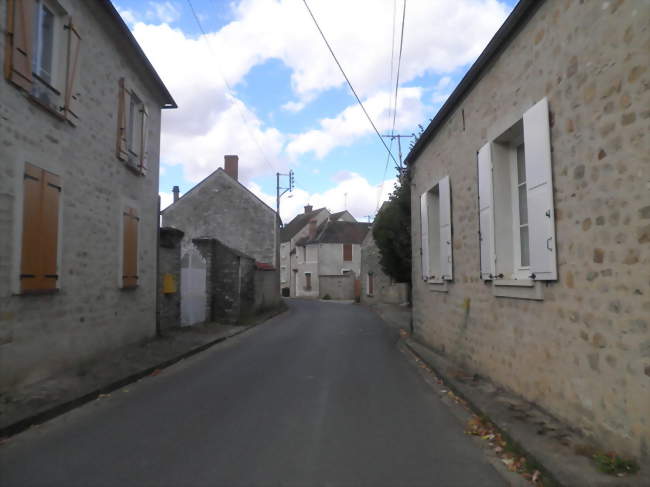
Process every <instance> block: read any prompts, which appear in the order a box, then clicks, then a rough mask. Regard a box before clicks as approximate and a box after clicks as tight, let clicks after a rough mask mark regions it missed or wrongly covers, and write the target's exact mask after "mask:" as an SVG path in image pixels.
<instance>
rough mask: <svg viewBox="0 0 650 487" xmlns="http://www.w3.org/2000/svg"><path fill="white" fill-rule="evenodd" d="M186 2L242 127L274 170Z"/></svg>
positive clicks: (273, 169) (189, 3)
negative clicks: (235, 108) (242, 124)
mask: <svg viewBox="0 0 650 487" xmlns="http://www.w3.org/2000/svg"><path fill="white" fill-rule="evenodd" d="M187 4H188V5H189V7H190V10H191V11H192V15H193V16H194V20H195V21H196V24H197V25H198V27H199V30H200V31H201V33H202V34H203V40H204V41H205V44H206V46H208V51H210V54H211V55H212V57H214V59H215V61H217V63H216V67H217V71H218V72H219V75H220V76H221V79H222V80H223V84H224V85H225V87H226V90H227V91H228V95H229V96H230V98H231V99H232V100H233V104H234V105H235V106H236V107H237V111H238V112H239V116H240V117H241V119H242V121H243V122H244V127H246V131H247V132H248V135H249V136H250V138H251V139H252V140H253V142H255V145H256V146H257V148H258V150H259V151H260V154H262V158H263V159H264V161H265V162H266V164H267V165H268V166H269V168H270V169H271V170H272V171H274V172H276V168H275V167H274V166H273V164H271V162H270V161H269V158H268V157H267V156H266V153H265V152H264V149H263V148H262V145H261V144H260V142H259V140H258V139H257V137H256V136H255V134H254V133H253V132H252V131H251V129H250V123H249V121H248V119H247V118H246V115H245V114H244V111H243V110H242V107H241V106H240V103H239V99H238V98H237V97H236V96H235V95H234V90H233V89H232V87H231V86H230V83H228V80H227V79H226V76H225V75H224V74H223V71H221V68H220V67H219V62H218V59H219V58H218V56H217V55H216V53H215V51H214V50H213V49H212V45H211V44H210V41H209V40H208V38H207V34H206V32H205V30H204V29H203V25H202V24H201V20H200V19H199V16H198V15H197V13H196V10H194V5H192V0H187Z"/></svg>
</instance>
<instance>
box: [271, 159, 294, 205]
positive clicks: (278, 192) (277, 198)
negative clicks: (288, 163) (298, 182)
mask: <svg viewBox="0 0 650 487" xmlns="http://www.w3.org/2000/svg"><path fill="white" fill-rule="evenodd" d="M280 176H286V177H288V178H289V186H288V187H282V186H280ZM294 183H295V180H294V174H293V169H291V170H289V173H287V174H283V173H279V172H276V173H275V210H276V211H277V213H278V216H280V198H281V197H282V195H283V194H284V193H286V192H287V191H293V188H294Z"/></svg>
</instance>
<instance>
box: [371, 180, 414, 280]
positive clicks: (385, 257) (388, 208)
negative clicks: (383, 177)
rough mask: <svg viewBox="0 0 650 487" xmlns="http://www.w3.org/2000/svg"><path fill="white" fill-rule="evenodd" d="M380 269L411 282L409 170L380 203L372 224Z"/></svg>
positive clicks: (389, 274) (398, 278) (395, 278)
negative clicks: (381, 204) (388, 195)
mask: <svg viewBox="0 0 650 487" xmlns="http://www.w3.org/2000/svg"><path fill="white" fill-rule="evenodd" d="M372 236H373V237H374V239H375V242H376V244H377V248H379V254H380V260H379V263H380V264H381V267H382V270H383V271H384V273H386V275H388V276H390V277H392V278H393V279H394V280H395V281H397V282H407V283H409V284H410V283H411V185H410V183H409V178H408V173H406V172H405V173H404V174H403V175H402V176H401V177H400V178H399V179H398V181H397V183H395V189H394V190H393V192H392V193H391V194H390V197H389V199H388V201H387V202H386V203H384V205H383V206H382V207H381V209H380V210H379V213H378V214H377V216H376V217H375V222H374V223H373V225H372Z"/></svg>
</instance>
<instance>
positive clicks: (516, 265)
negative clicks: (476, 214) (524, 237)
mask: <svg viewBox="0 0 650 487" xmlns="http://www.w3.org/2000/svg"><path fill="white" fill-rule="evenodd" d="M519 147H521V148H522V149H523V148H524V147H525V145H524V142H523V140H522V141H517V142H515V143H513V144H511V146H510V148H509V150H510V161H509V163H510V190H511V193H510V194H511V195H512V196H511V203H512V250H513V252H512V254H513V262H512V269H513V271H512V278H513V279H529V276H530V233H529V238H528V265H522V263H521V256H522V245H521V227H522V224H521V216H520V207H519V204H520V198H519V188H520V187H521V186H522V185H523V187H524V189H525V190H526V191H527V183H526V179H524V181H523V183H519V166H518V162H519V161H518V150H519ZM524 164H525V162H524ZM524 172H525V166H524ZM525 225H526V228H527V229H528V225H529V222H528V216H527V215H526V223H525ZM527 231H528V232H530V231H529V230H527Z"/></svg>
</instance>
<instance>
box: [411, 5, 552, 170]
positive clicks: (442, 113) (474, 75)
mask: <svg viewBox="0 0 650 487" xmlns="http://www.w3.org/2000/svg"><path fill="white" fill-rule="evenodd" d="M543 3H544V0H519V3H518V4H517V5H516V6H515V8H514V9H513V10H512V12H510V15H509V16H508V18H507V19H506V20H505V22H504V23H503V25H501V27H500V28H499V30H498V31H497V32H496V34H494V37H492V40H490V42H489V43H488V45H487V46H486V47H485V49H484V50H483V52H482V53H481V55H480V56H479V57H478V59H477V60H476V62H474V64H472V67H471V68H469V71H467V73H466V74H465V76H464V77H463V79H462V80H461V81H460V83H459V84H458V86H457V87H456V89H455V90H454V91H453V92H452V93H451V95H449V98H447V101H446V102H445V104H444V105H443V106H442V108H440V110H439V111H438V113H437V114H436V116H435V117H434V118H433V120H431V123H429V125H428V126H427V128H426V129H425V130H424V132H423V133H422V135H421V136H420V138H419V139H418V140H417V142H416V143H415V145H414V146H413V149H411V151H410V152H409V153H408V155H407V156H406V159H405V160H404V162H405V164H406V165H407V166H409V165H412V164H414V163H415V161H416V160H417V157H418V155H420V153H421V152H422V151H423V150H424V148H425V147H426V146H427V144H428V142H429V141H430V140H431V139H432V138H433V137H434V135H436V133H437V132H438V130H439V129H440V128H441V127H442V124H443V123H444V122H445V121H446V120H447V118H449V116H450V115H451V114H452V113H453V111H454V110H455V109H456V107H457V106H458V105H459V104H460V102H461V101H463V99H464V98H465V95H467V94H468V93H469V92H470V91H471V90H472V88H474V85H476V83H478V81H479V80H480V78H481V76H482V75H483V74H484V73H485V72H486V71H487V70H488V69H489V68H490V66H491V64H492V62H493V61H494V60H495V59H496V58H497V57H498V56H499V55H500V54H501V51H503V49H505V48H506V46H507V45H508V43H509V42H510V41H511V40H512V39H513V38H514V37H515V35H516V34H517V33H518V32H519V30H520V29H521V28H522V27H523V26H524V25H525V24H526V22H527V21H528V20H529V19H530V18H531V17H532V16H533V14H534V13H535V11H536V10H537V8H539V6H540V5H542V4H543Z"/></svg>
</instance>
